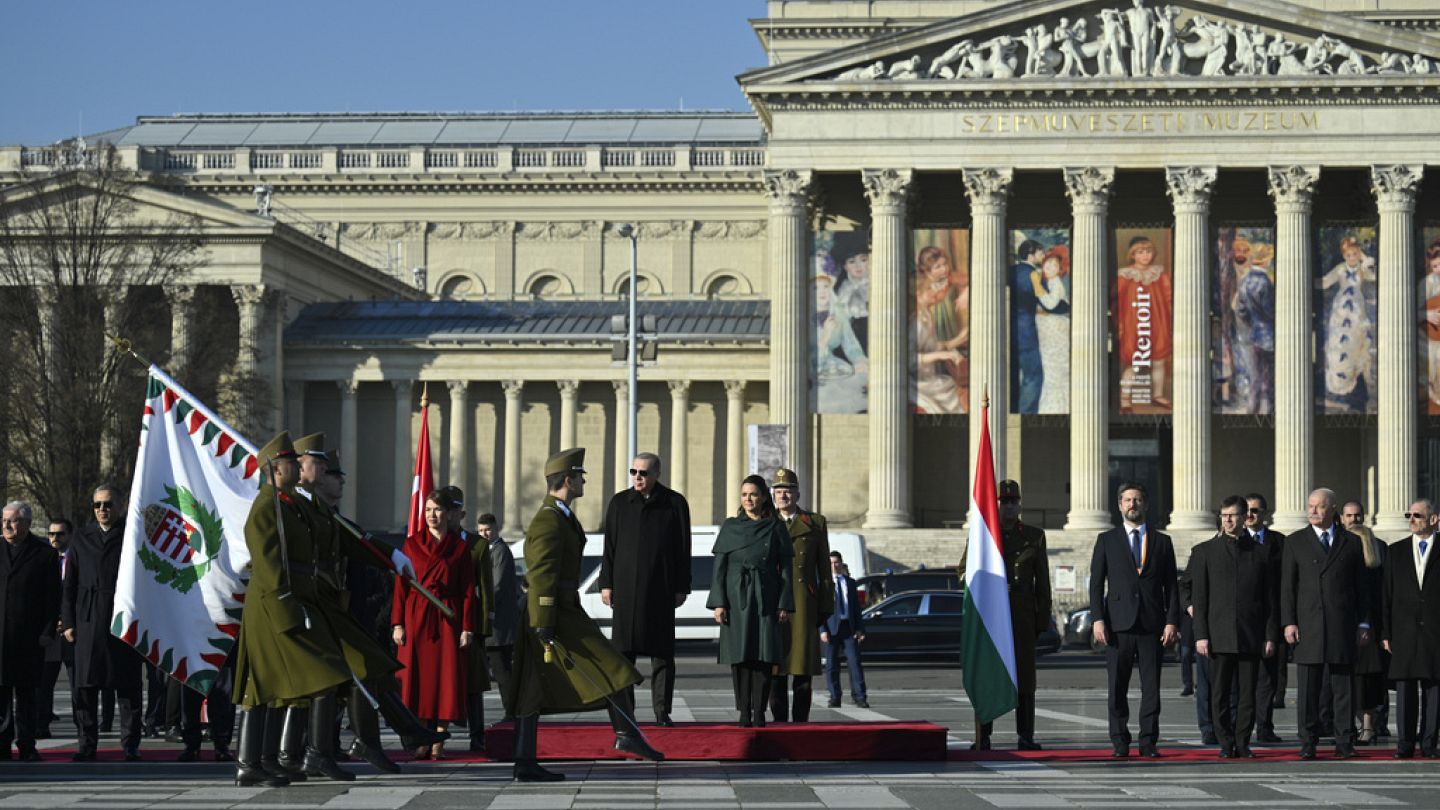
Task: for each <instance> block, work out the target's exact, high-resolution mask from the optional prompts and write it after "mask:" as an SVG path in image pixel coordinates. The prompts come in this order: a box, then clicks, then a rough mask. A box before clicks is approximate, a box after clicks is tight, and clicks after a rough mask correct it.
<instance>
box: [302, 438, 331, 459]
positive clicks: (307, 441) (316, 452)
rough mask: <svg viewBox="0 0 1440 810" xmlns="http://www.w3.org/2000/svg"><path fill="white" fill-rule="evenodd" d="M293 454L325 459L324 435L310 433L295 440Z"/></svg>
mask: <svg viewBox="0 0 1440 810" xmlns="http://www.w3.org/2000/svg"><path fill="white" fill-rule="evenodd" d="M295 452H296V453H298V454H299V455H302V456H315V457H316V458H321V459H323V458H325V434H324V433H311V434H310V435H309V436H302V437H301V438H298V439H296V440H295Z"/></svg>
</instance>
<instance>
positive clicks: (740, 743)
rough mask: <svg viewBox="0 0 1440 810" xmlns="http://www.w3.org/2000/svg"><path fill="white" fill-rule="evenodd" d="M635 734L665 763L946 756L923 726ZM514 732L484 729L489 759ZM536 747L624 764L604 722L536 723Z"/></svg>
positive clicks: (706, 727) (791, 726)
mask: <svg viewBox="0 0 1440 810" xmlns="http://www.w3.org/2000/svg"><path fill="white" fill-rule="evenodd" d="M642 728H643V730H644V731H645V736H646V738H648V739H649V740H650V744H651V745H653V746H655V748H657V749H658V750H659V751H661V752H662V753H663V754H665V758H666V759H667V760H738V761H742V762H774V761H780V760H790V761H795V762H800V761H810V762H835V761H846V760H864V761H872V762H873V761H880V760H891V761H897V760H898V761H907V762H910V761H930V762H934V761H943V760H944V759H945V758H946V750H945V727H944V726H937V725H935V724H934V723H924V722H916V723H905V722H895V723H775V724H771V725H767V726H766V727H765V728H740V727H739V726H737V725H735V724H733V723H732V724H719V723H676V724H675V725H674V726H671V727H668V728H663V727H660V726H652V725H648V724H642ZM513 732H514V728H513V727H512V726H511V725H510V724H508V723H507V724H503V725H494V726H491V727H490V728H489V729H487V730H486V732H485V748H486V750H487V752H488V753H489V755H490V757H492V758H494V759H502V760H503V759H508V758H509V757H510V755H511V751H512V746H513V744H514V738H513ZM457 747H458V746H457ZM539 749H540V750H539V756H540V759H544V760H560V759H629V757H627V756H625V755H624V754H621V753H620V752H618V751H616V750H615V732H614V731H613V730H612V729H611V727H610V724H609V723H548V722H545V721H544V720H543V719H542V720H541V721H540V739H539ZM448 755H449V754H448V752H447V756H448ZM457 755H458V752H457Z"/></svg>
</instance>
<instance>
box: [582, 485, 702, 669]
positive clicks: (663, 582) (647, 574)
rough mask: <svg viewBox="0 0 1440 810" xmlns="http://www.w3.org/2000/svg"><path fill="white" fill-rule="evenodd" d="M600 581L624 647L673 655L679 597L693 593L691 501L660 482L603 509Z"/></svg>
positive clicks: (619, 643) (615, 634)
mask: <svg viewBox="0 0 1440 810" xmlns="http://www.w3.org/2000/svg"><path fill="white" fill-rule="evenodd" d="M599 585H600V587H601V588H609V589H610V590H611V594H610V607H611V609H612V610H613V619H612V625H611V628H612V632H611V638H613V639H614V640H615V646H616V647H618V648H619V649H620V650H622V651H624V652H627V653H632V654H638V655H653V656H656V657H659V658H673V657H674V656H675V597H676V596H689V595H690V504H689V503H687V502H686V501H685V496H683V495H681V494H680V493H678V492H676V491H674V490H673V489H670V488H668V487H666V486H665V485H664V484H656V485H655V491H654V492H652V493H651V495H650V497H649V498H646V497H644V496H643V495H641V494H640V493H638V492H636V491H635V490H633V489H627V490H623V491H621V492H617V493H615V496H614V497H612V498H611V499H610V503H609V504H608V505H607V506H606V507H605V552H604V557H602V558H601V561H600V577H599Z"/></svg>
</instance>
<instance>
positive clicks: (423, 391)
mask: <svg viewBox="0 0 1440 810" xmlns="http://www.w3.org/2000/svg"><path fill="white" fill-rule="evenodd" d="M428 407H430V383H429V382H424V383H421V384H420V410H422V411H423V410H425V409H426V408H428Z"/></svg>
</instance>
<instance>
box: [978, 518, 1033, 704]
mask: <svg viewBox="0 0 1440 810" xmlns="http://www.w3.org/2000/svg"><path fill="white" fill-rule="evenodd" d="M1000 553H1001V554H1002V555H1003V556H1004V558H1005V580H1006V582H1007V583H1008V588H1009V591H1010V634H1011V636H1013V637H1014V640H1015V678H1016V686H1017V688H1018V689H1019V690H1020V692H1021V693H1024V694H1030V693H1032V692H1034V691H1035V686H1036V684H1035V640H1036V639H1037V638H1039V637H1040V634H1041V633H1043V632H1044V631H1045V630H1046V629H1047V628H1048V627H1049V626H1050V604H1051V602H1050V600H1051V596H1050V552H1049V550H1048V549H1047V548H1046V546H1045V530H1044V529H1042V528H1040V527H1038V526H1027V525H1026V524H1025V523H1023V522H1021V521H1018V520H1017V521H1016V522H1015V525H1013V526H1010V527H1008V528H1007V527H1005V526H1003V525H1002V526H1001V527H1000ZM967 556H968V555H967ZM965 559H966V558H965V557H961V558H960V564H959V565H958V566H956V573H957V574H958V575H959V577H960V582H961V584H962V585H963V584H964V582H965V570H966V569H965Z"/></svg>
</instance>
